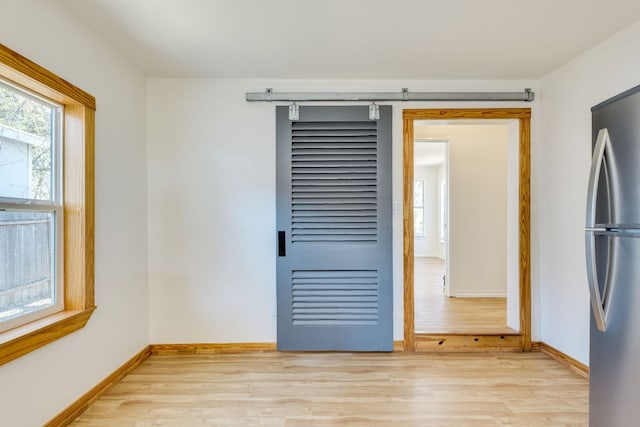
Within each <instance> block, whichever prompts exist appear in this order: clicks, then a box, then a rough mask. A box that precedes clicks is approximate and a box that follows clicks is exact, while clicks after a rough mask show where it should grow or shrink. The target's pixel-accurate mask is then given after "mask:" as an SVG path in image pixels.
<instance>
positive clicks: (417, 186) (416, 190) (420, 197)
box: [413, 181, 424, 236]
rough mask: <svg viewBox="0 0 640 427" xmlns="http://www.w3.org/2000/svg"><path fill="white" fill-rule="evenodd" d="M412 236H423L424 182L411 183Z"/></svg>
mask: <svg viewBox="0 0 640 427" xmlns="http://www.w3.org/2000/svg"><path fill="white" fill-rule="evenodd" d="M413 234H414V235H416V236H424V181H416V182H414V183H413Z"/></svg>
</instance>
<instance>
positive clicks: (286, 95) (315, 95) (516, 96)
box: [246, 88, 535, 102]
mask: <svg viewBox="0 0 640 427" xmlns="http://www.w3.org/2000/svg"><path fill="white" fill-rule="evenodd" d="M534 98H535V93H534V92H533V91H532V90H531V89H529V88H527V89H525V90H524V91H523V92H409V89H407V88H402V90H401V91H400V92H274V91H273V90H272V89H271V88H267V89H266V90H265V91H264V92H247V93H246V99H247V101H249V102H273V101H283V102H302V101H333V102H343V101H367V102H379V101H524V102H531V101H533V100H534Z"/></svg>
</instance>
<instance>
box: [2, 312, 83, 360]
mask: <svg viewBox="0 0 640 427" xmlns="http://www.w3.org/2000/svg"><path fill="white" fill-rule="evenodd" d="M95 309H96V308H95V307H90V308H86V309H84V310H65V311H61V312H60V313H56V314H52V315H51V316H47V317H45V318H42V319H39V320H36V321H34V322H31V323H27V324H26V325H23V326H19V327H17V328H14V329H10V330H8V331H6V332H2V333H0V365H4V364H5V363H7V362H10V361H12V360H13V359H17V358H18V357H20V356H23V355H25V354H27V353H29V352H32V351H33V350H36V349H38V348H40V347H42V346H44V345H46V344H49V343H51V342H53V341H55V340H57V339H59V338H62V337H64V336H66V335H69V334H70V333H72V332H75V331H77V330H78V329H82V328H84V326H85V325H86V324H87V321H89V318H90V317H91V314H92V313H93V311H94V310H95Z"/></svg>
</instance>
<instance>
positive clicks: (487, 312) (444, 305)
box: [414, 257, 517, 334]
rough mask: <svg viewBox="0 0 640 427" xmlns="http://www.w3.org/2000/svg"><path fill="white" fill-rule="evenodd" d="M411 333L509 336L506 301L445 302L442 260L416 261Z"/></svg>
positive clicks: (472, 300) (426, 258) (457, 300)
mask: <svg viewBox="0 0 640 427" xmlns="http://www.w3.org/2000/svg"><path fill="white" fill-rule="evenodd" d="M414 269H415V270H414V276H415V279H414V280H415V282H414V283H415V285H414V286H415V292H414V301H415V302H414V304H415V331H416V333H448V334H466V333H469V334H474V333H475V334H512V333H516V332H517V331H515V330H513V329H511V328H509V327H508V326H507V299H506V298H448V297H447V296H445V294H444V286H443V276H444V273H445V264H444V260H442V259H440V258H434V257H416V258H415V262H414Z"/></svg>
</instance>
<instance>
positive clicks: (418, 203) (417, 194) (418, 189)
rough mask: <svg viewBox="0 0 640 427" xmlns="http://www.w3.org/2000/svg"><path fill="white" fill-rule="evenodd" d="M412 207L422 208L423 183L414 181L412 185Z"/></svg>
mask: <svg viewBox="0 0 640 427" xmlns="http://www.w3.org/2000/svg"><path fill="white" fill-rule="evenodd" d="M413 206H414V207H417V208H421V207H423V206H424V182H423V181H416V182H414V183H413Z"/></svg>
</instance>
